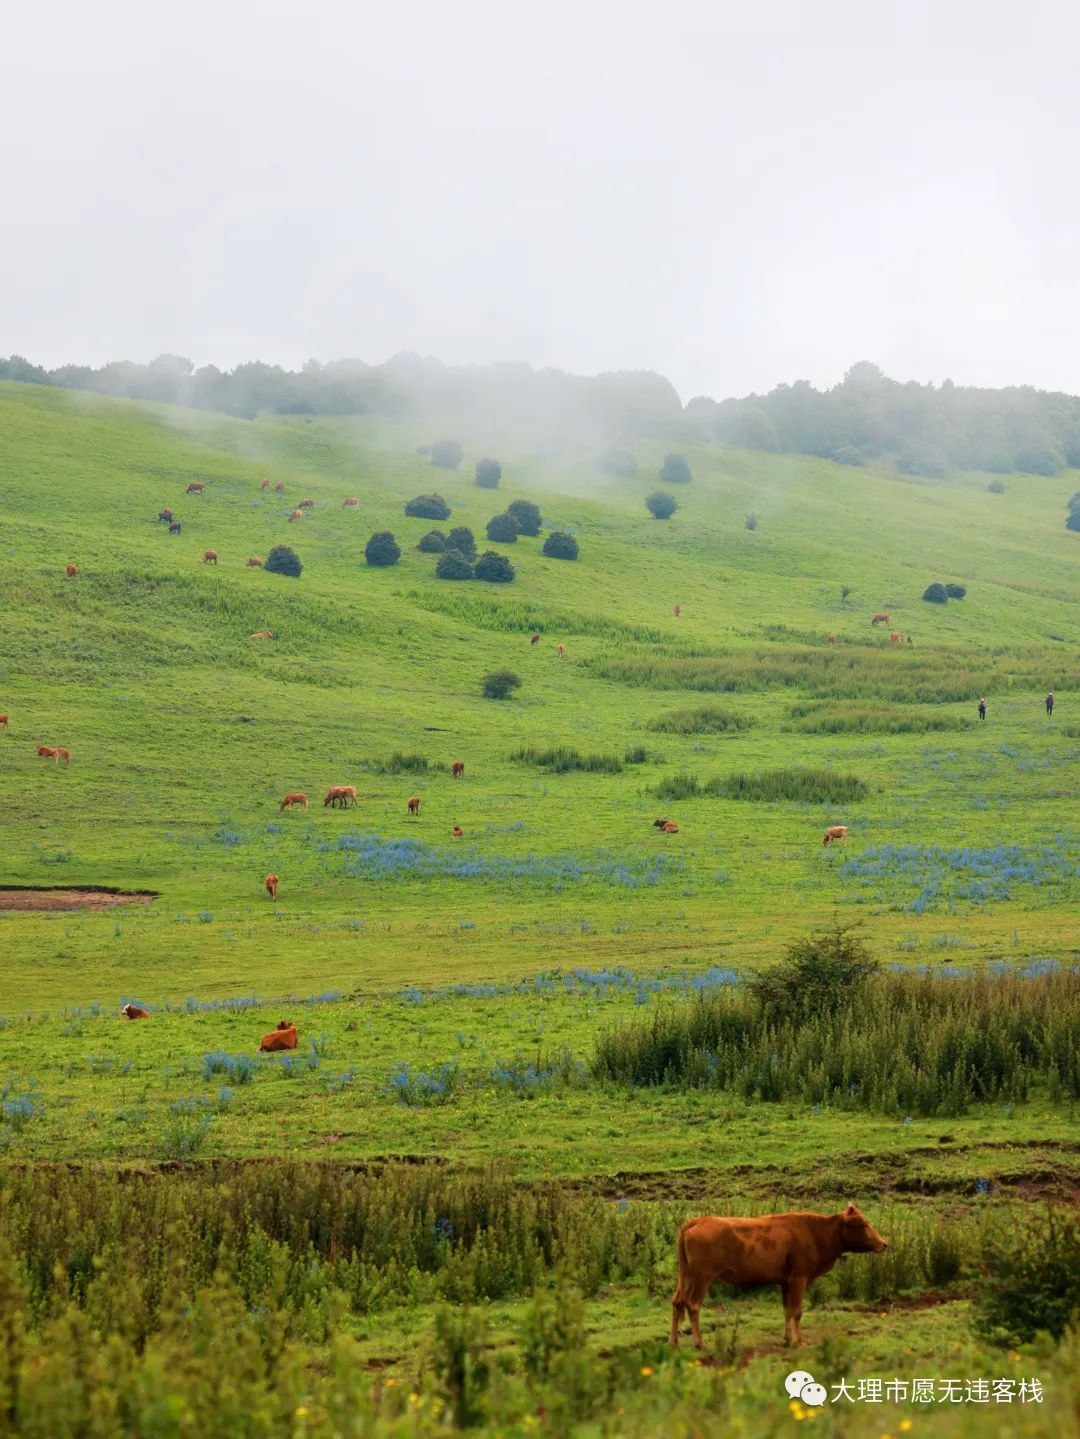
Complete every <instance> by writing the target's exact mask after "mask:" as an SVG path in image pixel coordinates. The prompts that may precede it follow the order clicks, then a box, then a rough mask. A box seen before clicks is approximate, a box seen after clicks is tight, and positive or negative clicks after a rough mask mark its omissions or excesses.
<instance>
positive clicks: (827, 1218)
mask: <svg viewBox="0 0 1080 1439" xmlns="http://www.w3.org/2000/svg"><path fill="white" fill-rule="evenodd" d="M888 1247H889V1246H888V1244H887V1243H886V1242H885V1240H884V1239H882V1237H881V1235H880V1234H879V1233H878V1232H877V1230H876V1229H875V1228H874V1227H873V1225H872V1224H870V1223H869V1222H868V1220H866V1219H865V1218H864V1217H863V1215H862V1214H860V1212H859V1211H858V1209H856V1208H855V1206H854V1204H849V1205H848V1206H847V1208H846V1209H845V1210H843V1211H842V1212H841V1213H840V1214H764V1215H761V1216H760V1218H756V1219H720V1218H708V1217H706V1218H701V1219H688V1220H687V1221H686V1223H685V1224H684V1225H683V1226H682V1228H681V1229H680V1230H679V1238H678V1256H679V1282H678V1285H677V1286H676V1289H675V1293H674V1294H673V1295H672V1299H671V1335H670V1339H671V1343H672V1344H678V1342H679V1324H680V1321H681V1320H682V1318H683V1316H684V1315H689V1318H690V1328H691V1330H692V1331H693V1335H694V1343H695V1344H696V1345H697V1346H698V1348H699V1349H703V1348H704V1347H705V1344H704V1341H703V1339H702V1337H701V1306H702V1303H703V1301H704V1299H705V1296H706V1294H707V1293H708V1292H709V1286H710V1284H712V1282H713V1280H714V1279H722V1280H723V1281H724V1283H725V1284H734V1285H737V1286H747V1287H750V1286H754V1287H759V1286H761V1285H763V1284H779V1286H780V1293H781V1295H782V1297H783V1301H784V1343H785V1344H792V1343H793V1344H796V1345H799V1344H801V1343H802V1334H801V1332H800V1329H799V1325H800V1322H801V1320H802V1302H803V1294H804V1292H805V1290H806V1286H807V1284H809V1283H810V1282H811V1281H812V1280H814V1279H820V1278H821V1276H822V1275H823V1274H828V1272H829V1270H830V1269H831V1268H832V1267H833V1265H834V1264H835V1263H836V1261H837V1260H838V1259H839V1258H840V1256H841V1254H880V1253H881V1251H882V1250H883V1249H888Z"/></svg>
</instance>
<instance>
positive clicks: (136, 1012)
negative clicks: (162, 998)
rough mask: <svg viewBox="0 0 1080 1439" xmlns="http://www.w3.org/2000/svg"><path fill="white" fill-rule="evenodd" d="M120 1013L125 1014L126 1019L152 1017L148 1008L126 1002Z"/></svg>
mask: <svg viewBox="0 0 1080 1439" xmlns="http://www.w3.org/2000/svg"><path fill="white" fill-rule="evenodd" d="M120 1013H121V1014H122V1015H123V1016H124V1018H125V1019H149V1018H150V1011H149V1010H148V1009H140V1008H139V1006H138V1005H137V1004H125V1005H124V1007H123V1009H122V1010H121V1011H120Z"/></svg>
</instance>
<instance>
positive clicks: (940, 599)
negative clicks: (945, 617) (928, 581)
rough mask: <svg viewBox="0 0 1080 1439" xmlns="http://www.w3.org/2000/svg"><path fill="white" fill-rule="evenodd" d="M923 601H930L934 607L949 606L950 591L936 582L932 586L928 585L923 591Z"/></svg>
mask: <svg viewBox="0 0 1080 1439" xmlns="http://www.w3.org/2000/svg"><path fill="white" fill-rule="evenodd" d="M923 599H924V600H929V601H930V603H931V604H932V605H947V604H948V603H949V591H948V590H947V589H946V588H945V586H944V585H942V584H938V582H937V581H936V580H935V581H934V583H933V584H932V585H927V587H926V589H925V590H923Z"/></svg>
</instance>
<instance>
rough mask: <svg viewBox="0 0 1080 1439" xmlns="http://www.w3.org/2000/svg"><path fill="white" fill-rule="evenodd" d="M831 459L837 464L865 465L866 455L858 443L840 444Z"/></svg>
mask: <svg viewBox="0 0 1080 1439" xmlns="http://www.w3.org/2000/svg"><path fill="white" fill-rule="evenodd" d="M833 460H834V462H835V463H836V464H838V465H865V464H866V456H865V455H864V454H863V452H862V450H860V449H859V447H858V445H841V446H840V448H839V449H838V450H836V451H835V452H834V454H833Z"/></svg>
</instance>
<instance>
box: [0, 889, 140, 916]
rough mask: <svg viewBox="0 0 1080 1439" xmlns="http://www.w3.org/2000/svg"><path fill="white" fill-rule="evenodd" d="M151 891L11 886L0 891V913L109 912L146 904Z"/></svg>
mask: <svg viewBox="0 0 1080 1439" xmlns="http://www.w3.org/2000/svg"><path fill="white" fill-rule="evenodd" d="M152 899H157V891H156V890H153V889H135V890H122V889H111V888H109V887H108V886H107V885H98V884H76V885H51V884H49V885H33V884H15V885H5V886H3V887H2V888H0V909H14V910H29V909H46V910H47V909H109V908H111V907H112V906H113V905H114V904H149V903H150V901H151V900H152Z"/></svg>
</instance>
